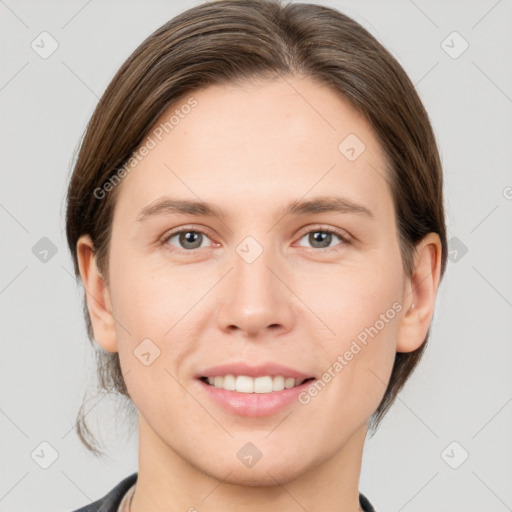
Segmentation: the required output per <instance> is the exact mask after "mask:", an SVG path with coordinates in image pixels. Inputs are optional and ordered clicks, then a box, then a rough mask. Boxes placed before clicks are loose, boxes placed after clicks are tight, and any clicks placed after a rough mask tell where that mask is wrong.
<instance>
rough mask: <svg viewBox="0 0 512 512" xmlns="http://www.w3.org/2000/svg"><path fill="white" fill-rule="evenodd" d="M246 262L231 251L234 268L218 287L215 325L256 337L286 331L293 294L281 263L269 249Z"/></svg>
mask: <svg viewBox="0 0 512 512" xmlns="http://www.w3.org/2000/svg"><path fill="white" fill-rule="evenodd" d="M240 254H242V253H240ZM249 261H250V260H246V259H244V257H242V256H240V255H239V254H238V253H236V252H235V253H234V254H233V259H232V262H233V267H234V268H233V269H232V270H231V272H229V274H228V275H227V276H226V279H224V280H223V281H224V283H223V286H222V290H219V291H220V294H221V296H222V298H221V301H220V303H221V305H220V307H219V309H218V312H217V314H218V316H217V322H218V327H219V328H220V329H221V330H222V331H224V332H228V333H234V332H238V333H239V335H241V336H243V337H246V338H258V339H259V338H261V339H265V338H268V337H269V336H277V335H280V334H282V333H284V332H289V331H290V330H292V329H293V324H294V321H295V314H294V304H293V297H294V296H293V293H292V291H291V290H290V289H289V288H288V286H287V284H286V281H287V279H286V278H287V275H286V271H285V270H283V267H284V265H283V264H282V262H280V261H279V260H278V258H275V257H274V256H273V255H272V254H271V250H270V249H268V248H267V249H265V250H263V252H262V254H260V255H259V256H258V257H257V258H256V260H255V261H252V262H249Z"/></svg>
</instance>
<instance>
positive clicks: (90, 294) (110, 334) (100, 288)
mask: <svg viewBox="0 0 512 512" xmlns="http://www.w3.org/2000/svg"><path fill="white" fill-rule="evenodd" d="M76 247H77V258H78V265H79V268H80V276H81V278H82V283H83V285H84V289H85V292H86V297H87V308H88V310H89V316H90V317H91V323H92V327H93V332H94V339H95V340H96V341H97V342H98V344H99V345H100V346H101V347H102V348H103V349H104V350H106V351H107V352H117V351H118V350H117V339H116V331H115V321H114V317H113V316H112V303H111V300H110V292H109V290H108V287H107V285H106V283H105V280H104V279H103V276H102V275H101V273H100V271H99V270H98V267H97V266H96V256H95V254H94V244H93V242H92V240H91V237H90V236H89V235H82V236H81V237H80V238H79V239H78V242H77V245H76Z"/></svg>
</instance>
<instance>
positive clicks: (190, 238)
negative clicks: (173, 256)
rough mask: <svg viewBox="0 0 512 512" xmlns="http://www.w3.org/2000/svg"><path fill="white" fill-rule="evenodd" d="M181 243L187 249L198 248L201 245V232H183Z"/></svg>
mask: <svg viewBox="0 0 512 512" xmlns="http://www.w3.org/2000/svg"><path fill="white" fill-rule="evenodd" d="M198 240H199V243H198ZM180 243H181V244H182V245H183V246H184V247H185V248H187V249H197V248H198V247H200V246H201V234H200V233H197V232H196V231H187V232H186V233H181V236H180ZM191 245H192V247H191Z"/></svg>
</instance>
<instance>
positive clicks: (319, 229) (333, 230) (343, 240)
mask: <svg viewBox="0 0 512 512" xmlns="http://www.w3.org/2000/svg"><path fill="white" fill-rule="evenodd" d="M187 232H194V233H200V234H202V235H205V236H207V237H208V238H210V237H209V236H208V233H206V232H205V231H203V230H201V229H198V228H197V227H194V226H184V227H182V228H180V229H178V230H176V231H172V232H171V233H168V234H167V233H166V234H165V235H164V236H163V237H162V239H161V240H160V244H161V245H163V246H164V247H165V248H166V249H167V250H169V251H171V252H178V253H179V252H181V253H194V252H195V251H197V250H198V249H201V247H198V248H196V249H179V248H177V247H174V246H170V245H169V244H168V242H169V240H170V239H171V238H173V237H175V236H176V235H179V234H180V233H187ZM316 232H320V233H329V234H332V235H336V236H337V237H338V238H339V239H340V240H341V243H339V244H337V245H335V246H333V247H324V248H320V249H317V248H315V247H307V249H312V250H314V251H326V252H327V251H331V250H340V247H339V246H341V245H350V244H351V243H352V238H351V237H349V236H348V235H347V234H346V233H344V232H342V231H340V230H338V229H336V228H324V227H313V228H310V229H309V230H307V231H303V232H301V235H300V236H299V238H298V240H301V239H302V238H304V236H305V235H308V234H310V233H316Z"/></svg>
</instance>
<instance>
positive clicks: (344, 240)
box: [298, 224, 354, 251]
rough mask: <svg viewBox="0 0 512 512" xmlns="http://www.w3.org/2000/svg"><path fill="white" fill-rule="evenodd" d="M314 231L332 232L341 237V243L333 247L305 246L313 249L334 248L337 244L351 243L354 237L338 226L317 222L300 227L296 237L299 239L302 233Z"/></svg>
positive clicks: (302, 235)
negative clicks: (317, 247) (316, 247)
mask: <svg viewBox="0 0 512 512" xmlns="http://www.w3.org/2000/svg"><path fill="white" fill-rule="evenodd" d="M316 231H323V232H325V233H333V234H335V235H336V236H338V237H339V238H340V239H341V241H342V243H341V244H338V245H335V246H333V247H325V248H323V249H315V248H314V247H307V248H308V249H313V250H315V251H329V250H335V249H336V248H337V247H338V246H339V245H349V244H351V243H353V241H354V238H353V237H352V236H351V235H349V234H348V233H347V232H346V231H345V230H343V229H340V228H335V227H333V226H326V225H325V224H317V225H315V224H313V225H309V226H306V227H304V228H303V229H301V231H300V235H299V237H298V239H299V240H300V239H301V238H302V237H304V235H307V234H309V233H312V232H313V233H314V232H316Z"/></svg>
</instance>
